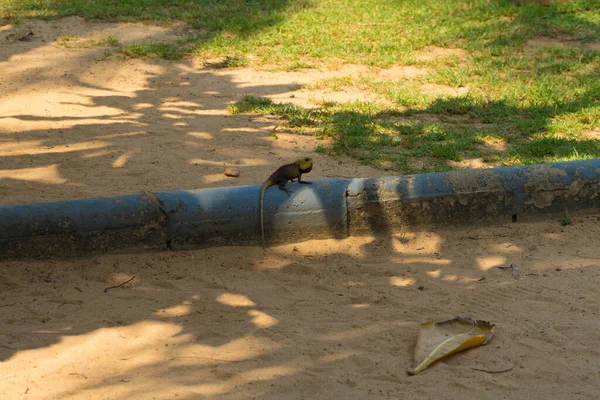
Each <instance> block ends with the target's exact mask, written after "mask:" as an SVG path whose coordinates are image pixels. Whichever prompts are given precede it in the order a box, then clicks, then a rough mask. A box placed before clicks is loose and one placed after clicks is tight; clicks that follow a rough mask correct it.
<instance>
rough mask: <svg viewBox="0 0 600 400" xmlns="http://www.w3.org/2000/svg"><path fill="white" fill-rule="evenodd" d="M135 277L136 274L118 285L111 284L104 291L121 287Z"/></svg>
mask: <svg viewBox="0 0 600 400" xmlns="http://www.w3.org/2000/svg"><path fill="white" fill-rule="evenodd" d="M133 278H135V275H134V276H132V277H131V278H130V279H128V280H126V281H125V282H123V283H120V284H118V285H116V286H109V287H107V288H106V289H104V293H106V292H108V291H109V290H110V289H116V288H120V287H121V286H123V285H125V284H127V283H129V282H131V281H132V280H133Z"/></svg>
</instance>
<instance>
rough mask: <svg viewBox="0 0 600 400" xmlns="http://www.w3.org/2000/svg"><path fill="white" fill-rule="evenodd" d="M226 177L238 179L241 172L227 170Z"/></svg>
mask: <svg viewBox="0 0 600 400" xmlns="http://www.w3.org/2000/svg"><path fill="white" fill-rule="evenodd" d="M224 174H225V176H231V177H233V178H237V177H238V176H240V170H239V169H237V168H227V169H226V170H225V172H224Z"/></svg>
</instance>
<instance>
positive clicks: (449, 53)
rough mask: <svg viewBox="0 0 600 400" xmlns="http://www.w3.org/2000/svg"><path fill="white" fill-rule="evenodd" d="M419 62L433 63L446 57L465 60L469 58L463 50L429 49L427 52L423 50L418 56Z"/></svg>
mask: <svg viewBox="0 0 600 400" xmlns="http://www.w3.org/2000/svg"><path fill="white" fill-rule="evenodd" d="M416 56H417V60H419V61H431V60H435V59H439V58H445V57H458V58H460V59H464V58H466V57H467V52H466V51H465V50H463V49H457V48H453V49H449V48H445V47H435V46H434V47H429V48H427V49H425V50H421V51H419V52H417V54H416Z"/></svg>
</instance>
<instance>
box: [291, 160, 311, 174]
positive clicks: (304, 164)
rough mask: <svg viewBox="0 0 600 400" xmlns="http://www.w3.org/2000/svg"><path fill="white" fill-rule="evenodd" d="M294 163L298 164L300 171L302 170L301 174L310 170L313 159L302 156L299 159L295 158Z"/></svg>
mask: <svg viewBox="0 0 600 400" xmlns="http://www.w3.org/2000/svg"><path fill="white" fill-rule="evenodd" d="M294 164H296V165H297V166H298V168H299V169H300V172H302V173H303V174H306V173H308V172H310V170H312V167H313V160H312V158H311V157H304V158H301V159H299V160H296V162H295V163H294Z"/></svg>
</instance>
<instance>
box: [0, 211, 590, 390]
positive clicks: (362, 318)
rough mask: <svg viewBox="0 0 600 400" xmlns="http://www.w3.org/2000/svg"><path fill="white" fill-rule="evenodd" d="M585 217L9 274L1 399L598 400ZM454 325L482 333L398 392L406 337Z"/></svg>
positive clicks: (408, 352)
mask: <svg viewBox="0 0 600 400" xmlns="http://www.w3.org/2000/svg"><path fill="white" fill-rule="evenodd" d="M598 218H599V217H597V216H587V217H578V218H575V221H574V224H573V225H571V226H566V227H562V226H561V225H560V224H559V223H558V222H557V221H548V222H545V223H529V224H523V223H517V224H511V225H507V226H500V227H493V228H473V229H456V230H452V231H435V232H433V231H432V232H422V233H418V234H405V235H400V234H397V235H393V236H391V237H389V238H377V239H375V238H370V237H365V238H350V239H346V240H340V241H336V240H320V241H309V242H305V243H299V244H296V245H285V246H278V247H274V248H271V249H269V250H268V251H267V252H266V253H263V252H262V250H261V249H259V248H257V247H238V248H214V249H205V250H198V251H185V252H162V253H154V254H134V255H105V256H101V257H95V258H91V259H81V260H72V261H60V262H59V261H40V262H5V263H2V264H1V268H0V287H1V288H2V290H1V291H0V293H1V298H0V305H1V307H0V324H1V326H2V327H3V328H2V331H1V333H0V359H1V360H2V362H1V363H0V377H1V378H0V394H1V397H2V398H3V399H125V398H127V399H133V398H155V399H167V398H180V399H181V398H183V399H197V398H213V399H250V398H264V399H334V398H336V399H362V398H377V399H398V398H402V399H433V398H439V399H464V398H480V399H595V398H597V397H598V381H597V377H598V373H599V372H600V361H599V360H600V357H599V356H600V350H598V348H597V346H596V342H597V340H596V338H597V333H598V328H599V324H600V323H599V322H598V321H599V318H598V314H599V313H600V293H599V292H598V289H597V288H598V284H599V283H600V270H599V269H598V266H599V264H598V258H599V257H600V248H599V247H598V246H597V243H598V237H600V223H599V222H598ZM510 265H512V266H513V270H511V269H502V268H497V267H509V266H510ZM515 268H516V270H514V269H515ZM132 277H134V279H133V280H132V281H131V282H129V283H127V284H126V285H124V286H122V287H121V288H115V289H111V290H109V291H108V292H106V293H104V289H105V288H106V287H108V286H112V285H117V284H119V283H122V282H125V281H127V280H129V279H130V278H132ZM456 315H461V316H471V317H473V318H478V319H484V320H488V321H490V322H492V323H494V324H496V326H497V332H496V335H495V336H494V338H493V339H492V340H491V341H490V342H489V343H488V344H487V345H485V346H482V347H479V348H476V349H472V350H469V351H467V352H464V353H461V354H458V355H456V356H453V357H451V358H447V359H445V360H442V361H440V362H439V363H437V364H435V365H433V366H431V367H430V368H428V369H427V370H425V371H424V372H422V373H421V374H419V375H417V376H409V375H408V374H407V373H406V369H407V368H408V367H409V366H410V364H411V361H412V352H413V349H414V346H415V341H416V335H417V332H418V326H419V324H420V323H422V322H425V321H427V320H434V321H439V320H445V319H448V318H452V317H454V316H456ZM507 369H510V370H509V371H506V372H498V371H505V370H507ZM481 370H486V371H488V372H483V371H481ZM495 372H497V373H495Z"/></svg>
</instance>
